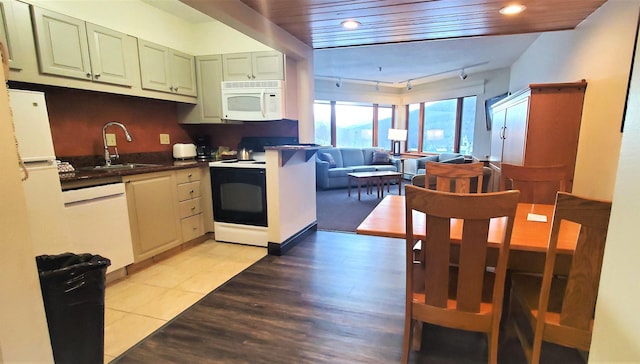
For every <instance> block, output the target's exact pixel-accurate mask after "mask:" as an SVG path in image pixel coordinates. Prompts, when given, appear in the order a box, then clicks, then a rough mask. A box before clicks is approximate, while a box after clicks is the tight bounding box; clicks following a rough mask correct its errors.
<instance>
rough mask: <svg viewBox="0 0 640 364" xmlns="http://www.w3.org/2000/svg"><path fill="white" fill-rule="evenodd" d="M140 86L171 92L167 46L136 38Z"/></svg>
mask: <svg viewBox="0 0 640 364" xmlns="http://www.w3.org/2000/svg"><path fill="white" fill-rule="evenodd" d="M138 53H139V56H140V77H141V78H142V88H144V89H148V90H156V91H163V92H171V91H172V90H171V87H172V85H171V71H170V61H169V48H167V47H164V46H161V45H158V44H154V43H151V42H147V41H146V40H142V39H138Z"/></svg>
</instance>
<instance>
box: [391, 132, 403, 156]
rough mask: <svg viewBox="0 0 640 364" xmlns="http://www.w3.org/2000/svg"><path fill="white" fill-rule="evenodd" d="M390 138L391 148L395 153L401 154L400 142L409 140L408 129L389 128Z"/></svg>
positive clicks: (396, 154) (395, 154)
mask: <svg viewBox="0 0 640 364" xmlns="http://www.w3.org/2000/svg"><path fill="white" fill-rule="evenodd" d="M388 138H389V140H391V142H392V143H391V146H392V148H391V150H392V152H393V155H394V156H396V157H398V156H400V142H404V141H406V140H407V131H406V130H404V129H389V135H388Z"/></svg>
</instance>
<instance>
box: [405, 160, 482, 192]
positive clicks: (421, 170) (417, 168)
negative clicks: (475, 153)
mask: <svg viewBox="0 0 640 364" xmlns="http://www.w3.org/2000/svg"><path fill="white" fill-rule="evenodd" d="M427 162H439V163H454V164H461V163H465V157H464V155H462V154H456V153H442V154H439V155H432V156H428V157H422V158H416V159H410V160H407V161H405V171H406V170H407V169H409V170H410V171H414V173H415V174H414V176H413V177H412V178H411V184H412V185H415V186H420V187H425V185H426V182H425V177H426V176H425V174H426V163H427ZM490 179H491V168H489V167H483V169H482V192H487V191H488V188H489V180H490ZM477 185H478V181H477V179H476V178H474V179H473V180H471V186H470V190H471V192H475V191H477ZM429 188H430V189H435V188H436V180H435V177H433V176H431V177H430V178H429Z"/></svg>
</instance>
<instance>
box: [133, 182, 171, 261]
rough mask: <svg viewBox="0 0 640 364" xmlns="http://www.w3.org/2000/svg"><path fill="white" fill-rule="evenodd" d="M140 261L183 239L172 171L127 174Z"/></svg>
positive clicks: (136, 247)
mask: <svg viewBox="0 0 640 364" xmlns="http://www.w3.org/2000/svg"><path fill="white" fill-rule="evenodd" d="M123 181H124V182H125V183H126V193H127V206H128V209H129V219H130V226H131V238H132V240H133V251H134V258H135V261H136V262H139V261H140V260H143V259H147V258H149V257H151V256H153V255H156V254H159V253H162V252H163V251H165V250H167V249H169V248H172V247H174V246H177V245H179V244H181V243H182V240H181V231H180V226H179V221H180V215H179V211H178V206H177V196H176V184H175V178H174V177H173V173H172V172H168V173H152V174H147V175H137V176H131V177H128V178H123Z"/></svg>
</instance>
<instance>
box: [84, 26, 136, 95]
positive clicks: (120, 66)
mask: <svg viewBox="0 0 640 364" xmlns="http://www.w3.org/2000/svg"><path fill="white" fill-rule="evenodd" d="M86 26H87V34H88V41H89V54H90V55H91V70H92V73H93V80H94V81H98V82H105V83H112V84H116V85H124V86H132V85H133V67H134V66H135V65H132V64H131V63H130V62H127V59H128V58H127V57H126V54H125V52H126V51H125V50H126V47H125V41H126V37H128V36H127V35H126V34H124V33H120V32H116V31H115V30H111V29H108V28H104V27H101V26H98V25H95V24H91V23H86Z"/></svg>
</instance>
